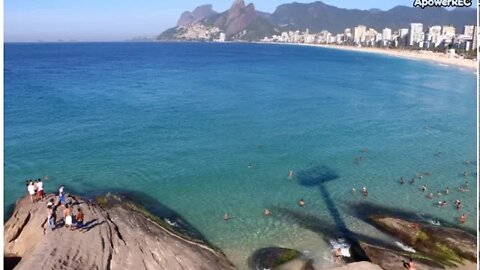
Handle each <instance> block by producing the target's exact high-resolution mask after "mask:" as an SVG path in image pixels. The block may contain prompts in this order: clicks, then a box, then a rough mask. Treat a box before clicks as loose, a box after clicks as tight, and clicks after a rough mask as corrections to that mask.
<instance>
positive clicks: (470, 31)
mask: <svg viewBox="0 0 480 270" xmlns="http://www.w3.org/2000/svg"><path fill="white" fill-rule="evenodd" d="M474 30H475V25H465V30H464V32H463V34H464V35H465V36H469V37H472V38H473V31H474Z"/></svg>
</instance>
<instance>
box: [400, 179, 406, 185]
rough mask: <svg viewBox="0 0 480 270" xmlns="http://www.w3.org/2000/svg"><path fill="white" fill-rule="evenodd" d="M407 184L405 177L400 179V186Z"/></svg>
mask: <svg viewBox="0 0 480 270" xmlns="http://www.w3.org/2000/svg"><path fill="white" fill-rule="evenodd" d="M403 184H405V180H403V177H400V185H403Z"/></svg>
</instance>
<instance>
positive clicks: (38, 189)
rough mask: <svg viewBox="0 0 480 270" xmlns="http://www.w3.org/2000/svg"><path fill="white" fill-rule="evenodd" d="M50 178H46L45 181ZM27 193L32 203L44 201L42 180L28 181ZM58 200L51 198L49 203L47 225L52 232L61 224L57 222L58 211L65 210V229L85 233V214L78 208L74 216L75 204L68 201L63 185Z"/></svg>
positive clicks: (59, 190)
mask: <svg viewBox="0 0 480 270" xmlns="http://www.w3.org/2000/svg"><path fill="white" fill-rule="evenodd" d="M47 179H48V178H47V177H45V180H47ZM25 184H26V186H27V192H28V194H29V196H30V200H31V202H32V203H35V202H39V201H43V198H44V196H45V193H44V187H43V182H42V179H40V178H39V179H37V180H26V182H25ZM57 197H58V200H57V201H56V200H55V198H51V199H50V200H49V201H48V202H47V224H48V228H49V229H50V230H52V231H53V230H54V229H55V228H57V225H60V224H61V223H58V222H57V209H58V207H62V208H63V212H62V213H63V224H64V225H65V228H69V229H70V230H75V229H77V230H78V231H80V232H85V230H83V229H84V213H83V211H82V209H81V208H80V207H78V208H77V212H76V213H75V214H74V209H73V203H72V202H71V201H68V202H67V200H66V197H65V187H64V186H63V185H62V186H60V188H59V189H58V196H57Z"/></svg>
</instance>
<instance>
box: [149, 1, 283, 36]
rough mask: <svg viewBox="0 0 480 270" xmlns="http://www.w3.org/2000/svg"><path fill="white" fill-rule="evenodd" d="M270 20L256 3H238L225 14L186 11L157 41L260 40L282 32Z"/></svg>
mask: <svg viewBox="0 0 480 270" xmlns="http://www.w3.org/2000/svg"><path fill="white" fill-rule="evenodd" d="M268 18H269V15H268V13H264V12H259V11H257V10H256V9H255V5H254V4H252V3H251V4H248V5H245V2H244V1H243V0H235V1H234V2H233V4H232V6H231V7H230V9H228V10H226V11H224V12H222V13H216V12H214V11H213V10H212V9H211V6H209V5H206V6H201V7H198V8H196V9H195V10H194V11H193V12H189V11H187V12H184V13H183V14H182V15H181V16H180V19H179V20H178V22H177V26H176V27H174V28H170V29H167V30H166V31H164V32H163V33H161V34H160V35H159V36H158V38H157V39H158V40H202V41H205V40H207V41H214V40H219V37H220V33H223V34H225V38H226V40H258V39H259V38H264V37H265V36H268V35H272V34H274V33H279V30H278V29H277V27H275V26H274V25H273V24H272V23H271V22H270V21H269V19H268ZM199 32H200V33H201V34H198V33H199Z"/></svg>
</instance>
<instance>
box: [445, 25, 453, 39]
mask: <svg viewBox="0 0 480 270" xmlns="http://www.w3.org/2000/svg"><path fill="white" fill-rule="evenodd" d="M442 36H445V38H449V39H451V38H454V37H455V27H453V26H448V25H444V26H443V27H442Z"/></svg>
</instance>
